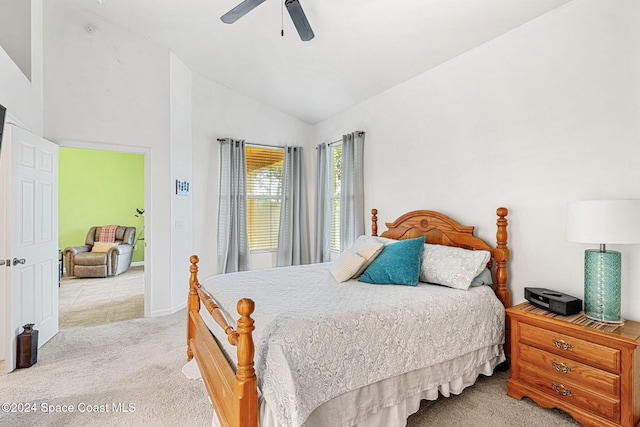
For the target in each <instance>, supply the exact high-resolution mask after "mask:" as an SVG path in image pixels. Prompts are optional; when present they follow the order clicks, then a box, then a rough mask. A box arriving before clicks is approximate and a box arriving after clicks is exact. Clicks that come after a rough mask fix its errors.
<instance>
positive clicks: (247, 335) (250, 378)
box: [236, 298, 258, 426]
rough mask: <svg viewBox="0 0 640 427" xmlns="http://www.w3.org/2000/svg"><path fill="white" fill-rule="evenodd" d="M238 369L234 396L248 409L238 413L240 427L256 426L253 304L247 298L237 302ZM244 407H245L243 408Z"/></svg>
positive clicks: (256, 403)
mask: <svg viewBox="0 0 640 427" xmlns="http://www.w3.org/2000/svg"><path fill="white" fill-rule="evenodd" d="M237 309H238V314H240V319H238V334H239V338H238V369H237V371H236V379H237V383H236V387H237V388H238V389H237V390H236V395H237V396H239V397H240V399H241V400H242V401H243V402H244V403H242V404H241V406H243V407H245V408H248V409H247V410H245V411H240V413H239V421H240V425H241V426H257V425H258V388H257V380H256V371H255V369H254V368H253V356H254V352H255V348H254V344H253V337H252V335H251V333H252V332H253V330H254V329H255V326H254V321H253V319H252V318H251V314H252V313H253V310H254V309H255V303H254V302H253V300H250V299H249V298H242V299H241V300H240V301H238V307H237ZM244 405H246V406H244Z"/></svg>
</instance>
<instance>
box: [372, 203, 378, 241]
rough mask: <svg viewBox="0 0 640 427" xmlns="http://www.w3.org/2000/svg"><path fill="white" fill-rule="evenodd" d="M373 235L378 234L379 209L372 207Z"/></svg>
mask: <svg viewBox="0 0 640 427" xmlns="http://www.w3.org/2000/svg"><path fill="white" fill-rule="evenodd" d="M371 235H372V236H377V235H378V209H375V208H374V209H371Z"/></svg>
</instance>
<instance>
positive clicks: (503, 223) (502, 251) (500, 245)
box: [493, 208, 511, 307]
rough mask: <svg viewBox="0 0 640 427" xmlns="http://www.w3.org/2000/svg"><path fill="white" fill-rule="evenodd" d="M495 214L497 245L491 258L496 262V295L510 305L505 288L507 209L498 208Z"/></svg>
mask: <svg viewBox="0 0 640 427" xmlns="http://www.w3.org/2000/svg"><path fill="white" fill-rule="evenodd" d="M496 214H497V215H498V220H497V221H496V225H497V226H498V231H496V243H497V246H496V249H495V250H494V251H493V258H494V259H495V260H496V263H497V264H498V266H497V268H496V282H497V285H496V295H497V296H498V298H500V301H502V304H503V305H504V306H505V307H510V306H511V295H510V293H509V289H508V288H507V261H509V256H510V253H509V248H508V247H507V240H508V234H507V225H508V223H509V222H508V221H507V218H506V217H507V215H508V214H509V210H508V209H507V208H498V209H497V210H496Z"/></svg>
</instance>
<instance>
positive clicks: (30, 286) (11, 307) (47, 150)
mask: <svg viewBox="0 0 640 427" xmlns="http://www.w3.org/2000/svg"><path fill="white" fill-rule="evenodd" d="M1 150H2V151H1V152H0V191H1V192H2V194H3V195H4V200H5V203H4V206H3V208H2V209H0V210H1V211H3V212H2V213H0V215H2V217H0V225H1V226H2V230H1V235H2V237H0V259H2V260H4V264H5V265H0V278H2V279H4V280H2V283H3V286H4V289H3V296H4V298H3V299H2V302H3V305H4V307H3V312H4V313H2V315H3V316H4V319H3V322H0V324H3V326H4V327H3V329H4V331H3V333H2V334H1V335H2V336H3V340H2V341H3V342H2V344H1V347H2V348H1V350H4V351H0V356H1V355H2V354H4V359H5V371H7V372H10V371H12V370H14V369H15V365H16V337H17V335H18V334H19V333H21V332H22V326H23V325H25V324H27V323H33V324H35V326H34V329H37V330H38V331H39V332H38V334H39V336H38V348H39V347H41V346H42V345H43V344H44V343H46V342H47V341H48V340H50V339H51V338H52V337H53V336H54V335H55V334H56V333H58V279H59V276H58V271H59V270H58V269H59V264H58V146H57V145H56V144H54V143H52V142H50V141H47V140H45V139H42V138H40V137H39V136H36V135H33V134H31V133H30V132H28V131H26V130H24V129H21V128H18V127H16V126H14V125H7V126H6V127H5V132H4V135H3V141H2V149H1ZM1 263H2V262H0V264H1ZM7 264H8V265H7Z"/></svg>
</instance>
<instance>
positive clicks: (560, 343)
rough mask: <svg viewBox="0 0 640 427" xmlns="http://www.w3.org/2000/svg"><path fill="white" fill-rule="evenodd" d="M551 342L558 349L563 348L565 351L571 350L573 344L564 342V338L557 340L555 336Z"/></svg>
mask: <svg viewBox="0 0 640 427" xmlns="http://www.w3.org/2000/svg"><path fill="white" fill-rule="evenodd" d="M553 343H554V344H555V346H556V347H558V348H559V349H560V350H565V351H572V350H573V344H571V343H568V342H566V341H565V340H559V339H557V338H554V339H553Z"/></svg>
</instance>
